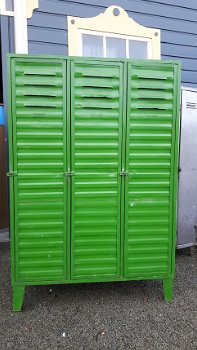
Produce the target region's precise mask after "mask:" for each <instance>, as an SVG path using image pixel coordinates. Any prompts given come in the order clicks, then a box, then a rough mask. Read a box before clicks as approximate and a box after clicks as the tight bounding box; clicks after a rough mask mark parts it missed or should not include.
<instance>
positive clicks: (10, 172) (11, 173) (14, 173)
mask: <svg viewBox="0 0 197 350" xmlns="http://www.w3.org/2000/svg"><path fill="white" fill-rule="evenodd" d="M6 175H7V176H8V177H12V176H16V175H17V173H16V172H15V171H13V170H10V171H8V173H7V174H6Z"/></svg>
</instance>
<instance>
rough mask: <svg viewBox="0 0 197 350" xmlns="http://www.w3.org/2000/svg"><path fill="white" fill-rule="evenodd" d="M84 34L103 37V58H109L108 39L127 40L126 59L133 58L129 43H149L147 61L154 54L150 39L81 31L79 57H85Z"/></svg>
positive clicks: (86, 30)
mask: <svg viewBox="0 0 197 350" xmlns="http://www.w3.org/2000/svg"><path fill="white" fill-rule="evenodd" d="M83 34H87V35H96V36H101V37H102V38H103V53H104V55H103V57H104V58H107V56H106V38H117V39H124V40H126V57H124V58H131V57H129V41H130V40H133V41H143V42H146V43H147V59H151V58H152V57H151V52H152V42H151V39H150V38H145V37H137V36H133V35H132V36H131V35H125V34H117V33H109V32H98V31H93V30H88V29H79V36H78V40H79V46H78V47H79V56H83V39H82V36H83Z"/></svg>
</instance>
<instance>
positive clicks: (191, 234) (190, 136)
mask: <svg viewBox="0 0 197 350" xmlns="http://www.w3.org/2000/svg"><path fill="white" fill-rule="evenodd" d="M181 95H182V106H181V140H180V163H179V168H180V174H179V194H178V227H177V228H178V230H177V247H178V248H186V247H192V246H195V245H197V183H196V178H197V157H196V150H197V138H196V135H197V90H195V89H192V88H185V87H182V89H181Z"/></svg>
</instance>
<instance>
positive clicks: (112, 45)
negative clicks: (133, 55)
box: [106, 38, 126, 58]
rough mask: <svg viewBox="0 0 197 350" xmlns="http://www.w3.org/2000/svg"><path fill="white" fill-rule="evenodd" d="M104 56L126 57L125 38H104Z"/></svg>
mask: <svg viewBox="0 0 197 350" xmlns="http://www.w3.org/2000/svg"><path fill="white" fill-rule="evenodd" d="M106 56H107V57H111V58H124V57H126V40H125V39H118V38H106Z"/></svg>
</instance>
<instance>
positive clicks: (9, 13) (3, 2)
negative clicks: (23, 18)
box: [0, 0, 14, 16]
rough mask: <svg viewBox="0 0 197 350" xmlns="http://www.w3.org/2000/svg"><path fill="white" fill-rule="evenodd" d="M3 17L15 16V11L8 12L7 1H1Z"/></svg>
mask: <svg viewBox="0 0 197 350" xmlns="http://www.w3.org/2000/svg"><path fill="white" fill-rule="evenodd" d="M13 7H14V3H13ZM0 14H1V15H4V16H14V9H13V11H8V10H6V0H1V13H0Z"/></svg>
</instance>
